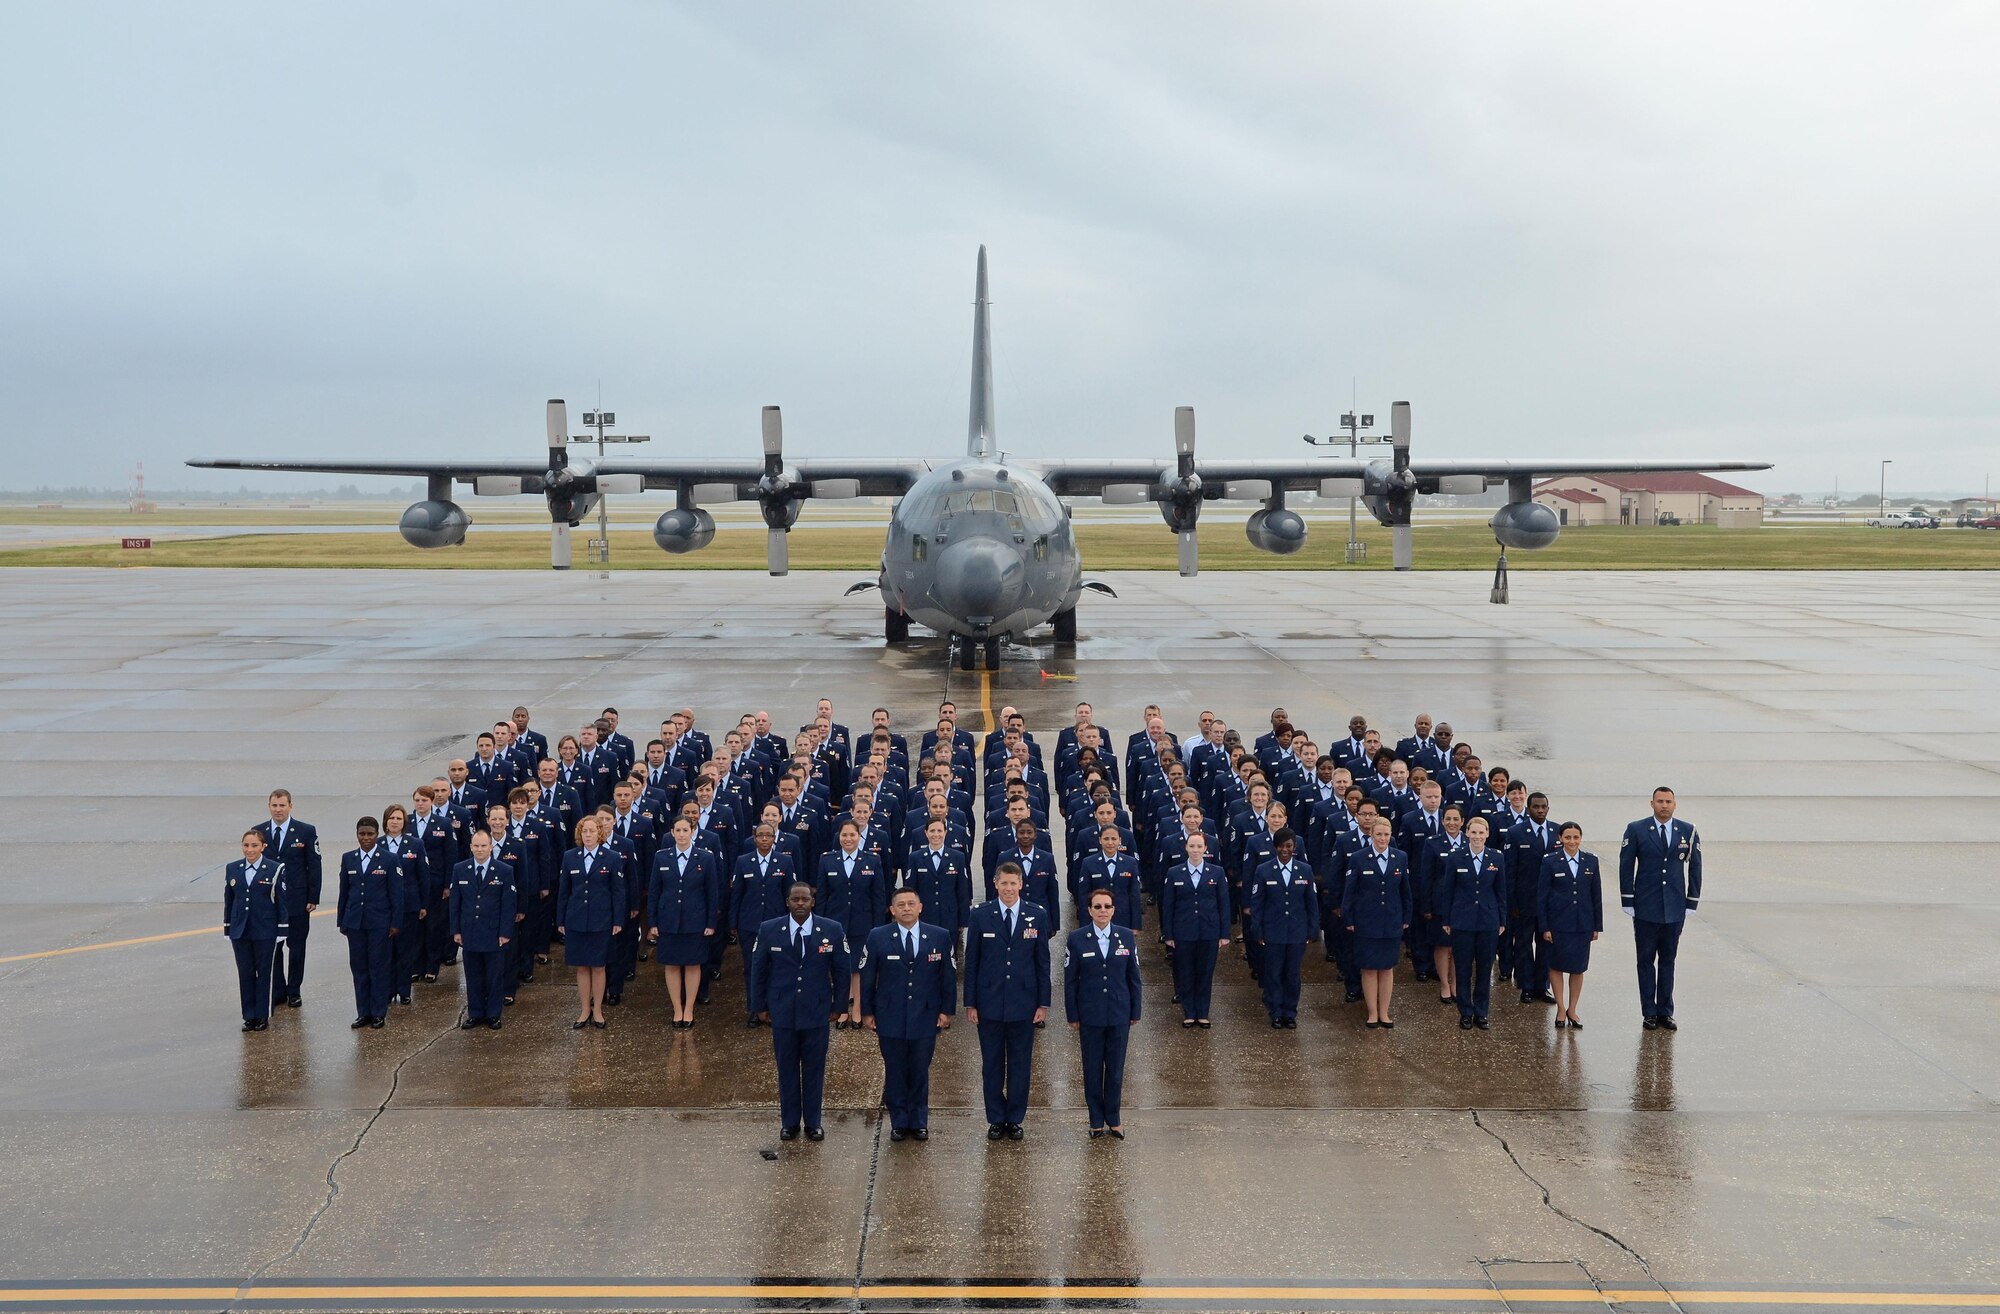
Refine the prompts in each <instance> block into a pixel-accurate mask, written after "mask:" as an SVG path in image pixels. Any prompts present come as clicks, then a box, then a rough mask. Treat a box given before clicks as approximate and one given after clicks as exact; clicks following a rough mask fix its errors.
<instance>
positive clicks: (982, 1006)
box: [965, 862, 1053, 1141]
mask: <svg viewBox="0 0 2000 1314" xmlns="http://www.w3.org/2000/svg"><path fill="white" fill-rule="evenodd" d="M993 885H994V894H995V897H993V898H991V899H988V900H987V901H986V902H985V903H982V904H980V905H979V906H978V907H976V908H974V909H973V910H972V922H971V924H970V925H969V926H968V927H967V929H966V934H965V1020H966V1021H968V1022H970V1023H972V1025H973V1026H975V1027H977V1028H978V1029H979V1056H980V1071H981V1075H982V1077H983V1079H984V1083H985V1094H986V1139H987V1140H989V1141H997V1140H999V1139H1000V1138H1001V1137H1003V1136H1004V1137H1006V1138H1007V1139H1009V1140H1015V1141H1018V1140H1020V1139H1021V1138H1022V1137H1023V1136H1025V1135H1026V1132H1025V1131H1024V1130H1023V1128H1022V1124H1023V1123H1025V1122H1026V1121H1027V1119H1028V1086H1029V1083H1030V1081H1031V1080H1032V1079H1033V1075H1034V1054H1035V1024H1036V1023H1037V1022H1040V1021H1042V1020H1044V1019H1045V1018H1047V1016H1048V1012H1049V1001H1050V999H1051V998H1052V997H1053V992H1052V989H1051V984H1050V973H1049V935H1048V928H1049V926H1050V924H1051V919H1050V917H1049V914H1048V912H1047V910H1045V909H1043V908H1042V907H1040V906H1039V905H1037V904H1033V903H1029V902H1028V901H1027V900H1026V899H1023V898H1022V897H1021V869H1020V868H1019V867H1018V866H1016V865H1015V864H1014V863H1011V862H1003V863H1001V864H1000V867H999V869H998V870H997V871H996V872H995V873H994V878H993Z"/></svg>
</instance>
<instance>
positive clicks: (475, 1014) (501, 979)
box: [458, 944, 513, 1022]
mask: <svg viewBox="0 0 2000 1314" xmlns="http://www.w3.org/2000/svg"><path fill="white" fill-rule="evenodd" d="M511 948H513V945H512V944H508V945H505V946H503V947H501V948H499V949H495V950H493V951H492V952H491V953H475V952H474V951H472V950H470V949H467V950H464V951H463V952H462V953H460V954H459V957H458V961H459V963H460V967H459V971H460V972H461V973H462V974H463V975H464V977H465V1015H466V1016H467V1017H469V1018H471V1019H472V1020H473V1021H474V1022H488V1021H491V1020H492V1019H494V1018H496V1017H499V1016H500V1009H501V1007H502V1004H501V1001H502V1000H503V999H504V998H505V997H506V995H507V988H508V979H507V951H508V950H509V949H511Z"/></svg>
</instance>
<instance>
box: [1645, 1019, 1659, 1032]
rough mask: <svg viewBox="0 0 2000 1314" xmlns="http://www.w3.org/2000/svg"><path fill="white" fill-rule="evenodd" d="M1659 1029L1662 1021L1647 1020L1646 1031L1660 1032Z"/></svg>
mask: <svg viewBox="0 0 2000 1314" xmlns="http://www.w3.org/2000/svg"><path fill="white" fill-rule="evenodd" d="M1659 1029H1660V1019H1658V1018H1656V1017H1649V1018H1647V1019H1646V1030H1648V1031H1658V1030H1659Z"/></svg>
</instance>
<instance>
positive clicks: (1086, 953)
mask: <svg viewBox="0 0 2000 1314" xmlns="http://www.w3.org/2000/svg"><path fill="white" fill-rule="evenodd" d="M1083 956H1084V957H1085V958H1095V957H1097V950H1095V949H1086V950H1084V951H1083Z"/></svg>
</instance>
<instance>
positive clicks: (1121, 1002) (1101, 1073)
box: [1063, 889, 1141, 1141]
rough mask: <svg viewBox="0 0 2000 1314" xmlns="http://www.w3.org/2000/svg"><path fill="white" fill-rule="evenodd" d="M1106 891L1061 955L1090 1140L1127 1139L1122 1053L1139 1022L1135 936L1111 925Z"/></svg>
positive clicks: (1096, 894)
mask: <svg viewBox="0 0 2000 1314" xmlns="http://www.w3.org/2000/svg"><path fill="white" fill-rule="evenodd" d="M1116 907H1117V904H1116V900H1114V899H1113V898H1112V894H1111V891H1110V890H1108V889H1095V890H1092V891H1091V892H1090V895H1089V897H1088V899H1087V900H1086V902H1085V904H1084V912H1085V914H1086V915H1087V916H1088V917H1089V921H1088V923H1087V924H1086V925H1083V926H1079V927H1078V928H1077V929H1076V930H1074V931H1071V932H1070V933H1069V941H1068V943H1067V945H1066V946H1065V948H1064V955H1063V1015H1064V1017H1065V1018H1066V1019H1067V1020H1068V1022H1069V1025H1070V1029H1071V1030H1073V1031H1075V1032H1076V1035H1077V1043H1078V1044H1079V1045H1080V1046H1081V1047H1082V1049H1083V1099H1084V1103H1085V1105H1086V1106H1087V1107H1088V1109H1089V1113H1090V1135H1091V1138H1092V1139H1096V1138H1097V1137H1099V1136H1102V1135H1104V1134H1106V1133H1107V1132H1108V1133H1110V1134H1111V1135H1112V1136H1114V1137H1116V1138H1117V1139H1119V1140H1121V1141H1122V1140H1124V1139H1125V1118H1124V1112H1123V1108H1122V1105H1123V1102H1124V1098H1125V1051H1126V1047H1127V1043H1128V1042H1129V1041H1130V1040H1131V1038H1132V1027H1133V1026H1134V1024H1136V1023H1137V1022H1138V1021H1139V1005H1140V997H1141V990H1140V983H1139V937H1138V936H1137V935H1136V934H1135V933H1134V932H1133V931H1132V930H1131V928H1129V927H1124V926H1120V925H1118V924H1117V923H1116V922H1114V921H1113V920H1112V918H1113V916H1114V915H1115V912H1116Z"/></svg>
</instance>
